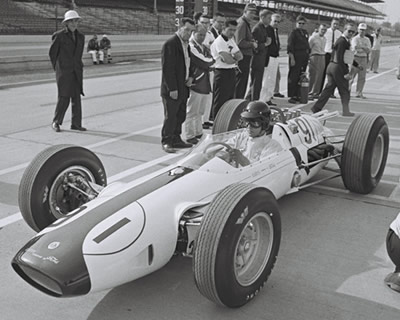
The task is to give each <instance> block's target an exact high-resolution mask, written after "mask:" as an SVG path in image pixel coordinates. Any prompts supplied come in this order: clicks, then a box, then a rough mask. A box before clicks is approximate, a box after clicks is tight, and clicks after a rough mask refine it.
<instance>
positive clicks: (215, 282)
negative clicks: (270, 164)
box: [193, 183, 281, 308]
mask: <svg viewBox="0 0 400 320" xmlns="http://www.w3.org/2000/svg"><path fill="white" fill-rule="evenodd" d="M280 239H281V220H280V215H279V209H278V204H277V201H276V199H275V197H274V195H273V194H272V193H271V192H270V191H269V190H267V189H265V188H262V187H257V186H254V185H251V184H244V183H240V184H233V185H230V186H228V187H227V188H225V189H223V190H222V191H221V192H220V193H219V194H218V195H217V196H216V197H215V199H214V200H213V202H212V203H211V205H210V207H209V209H208V211H207V213H206V214H205V216H204V218H203V220H202V222H201V225H200V229H199V234H198V237H197V240H196V241H195V251H194V257H193V272H194V278H195V282H196V285H197V288H198V289H199V291H200V292H201V294H202V295H204V296H205V297H206V298H207V299H209V300H211V301H213V302H215V303H217V304H220V305H225V306H228V307H231V308H235V307H240V306H242V305H244V304H246V303H247V302H248V301H250V300H251V299H252V298H254V297H255V296H256V295H257V294H258V292H259V291H260V289H261V288H262V287H263V285H264V283H265V282H266V281H267V279H268V277H269V275H270V274H271V271H272V269H273V267H274V264H275V261H276V258H277V255H278V251H279V245H280Z"/></svg>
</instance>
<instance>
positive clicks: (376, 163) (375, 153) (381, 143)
mask: <svg viewBox="0 0 400 320" xmlns="http://www.w3.org/2000/svg"><path fill="white" fill-rule="evenodd" d="M384 147H385V140H384V137H383V134H382V133H380V134H379V135H378V136H377V137H376V140H375V143H374V147H373V149H372V159H371V176H372V178H375V177H376V176H377V175H378V173H379V170H380V168H381V166H382V161H383V154H384Z"/></svg>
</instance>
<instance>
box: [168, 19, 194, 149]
mask: <svg viewBox="0 0 400 320" xmlns="http://www.w3.org/2000/svg"><path fill="white" fill-rule="evenodd" d="M194 29H195V26H194V21H193V20H192V19H190V18H182V20H181V21H180V26H179V29H178V31H177V32H176V33H175V35H174V36H173V37H171V38H169V39H168V40H167V41H166V42H165V43H164V45H163V47H162V51H161V65H162V78H161V97H162V101H163V105H164V124H163V127H162V130H161V144H162V148H163V149H164V151H166V152H175V148H190V147H191V146H192V145H191V144H189V143H185V142H184V141H182V138H181V133H182V123H183V122H184V121H185V119H186V103H187V99H188V97H189V87H190V86H191V84H192V80H193V79H192V78H191V77H190V76H189V69H190V48H189V43H188V41H189V38H190V36H191V34H192V32H193V31H194Z"/></svg>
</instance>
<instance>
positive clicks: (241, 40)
mask: <svg viewBox="0 0 400 320" xmlns="http://www.w3.org/2000/svg"><path fill="white" fill-rule="evenodd" d="M256 15H257V6H256V5H255V4H254V3H248V4H246V6H245V7H244V11H243V15H242V16H241V17H240V18H239V19H238V26H237V29H236V33H235V40H236V43H237V45H238V47H239V49H240V51H241V52H242V54H243V59H242V60H240V61H239V62H238V69H237V70H236V85H235V98H237V99H243V98H244V95H245V94H246V89H247V83H248V80H249V73H250V62H251V57H252V56H253V51H254V50H255V49H257V47H258V44H257V42H256V41H255V40H254V38H253V35H252V33H251V25H250V24H251V22H252V20H254V18H255V17H256Z"/></svg>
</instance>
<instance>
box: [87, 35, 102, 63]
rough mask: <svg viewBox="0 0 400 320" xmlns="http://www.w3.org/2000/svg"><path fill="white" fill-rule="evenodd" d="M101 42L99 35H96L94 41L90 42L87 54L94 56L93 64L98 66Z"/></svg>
mask: <svg viewBox="0 0 400 320" xmlns="http://www.w3.org/2000/svg"><path fill="white" fill-rule="evenodd" d="M99 49H100V48H99V42H98V41H97V35H96V34H94V35H93V37H92V39H90V40H89V42H88V45H87V52H88V53H89V54H90V55H91V56H92V61H93V64H97V55H98V54H99Z"/></svg>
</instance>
